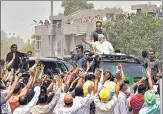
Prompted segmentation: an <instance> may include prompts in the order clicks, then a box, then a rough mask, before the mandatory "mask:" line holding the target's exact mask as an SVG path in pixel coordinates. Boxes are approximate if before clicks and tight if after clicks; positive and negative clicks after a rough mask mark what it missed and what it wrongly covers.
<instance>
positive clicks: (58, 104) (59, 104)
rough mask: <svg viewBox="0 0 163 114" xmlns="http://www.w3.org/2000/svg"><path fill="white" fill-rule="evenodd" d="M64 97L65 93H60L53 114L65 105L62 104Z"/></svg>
mask: <svg viewBox="0 0 163 114" xmlns="http://www.w3.org/2000/svg"><path fill="white" fill-rule="evenodd" d="M65 95H66V93H61V95H60V98H59V100H58V102H57V105H56V107H55V108H54V111H53V113H56V110H57V109H59V108H62V107H63V106H64V105H65V103H64V97H65Z"/></svg>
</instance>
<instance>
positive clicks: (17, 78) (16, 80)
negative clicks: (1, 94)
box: [5, 73, 22, 101]
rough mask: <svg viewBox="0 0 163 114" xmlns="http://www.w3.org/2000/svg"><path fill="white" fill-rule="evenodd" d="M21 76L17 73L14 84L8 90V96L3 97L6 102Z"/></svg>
mask: <svg viewBox="0 0 163 114" xmlns="http://www.w3.org/2000/svg"><path fill="white" fill-rule="evenodd" d="M21 76H22V73H19V74H18V76H17V77H15V78H16V79H15V81H14V83H13V84H12V86H11V89H10V91H9V93H8V95H7V96H6V97H5V100H6V101H7V100H8V99H9V98H10V97H11V95H12V94H13V92H14V89H15V87H16V85H17V84H18V82H19V79H20V78H21Z"/></svg>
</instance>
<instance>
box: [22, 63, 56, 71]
mask: <svg viewBox="0 0 163 114" xmlns="http://www.w3.org/2000/svg"><path fill="white" fill-rule="evenodd" d="M40 62H42V63H43V64H44V65H45V69H44V71H45V72H46V71H47V69H52V70H54V69H56V67H57V63H56V62H52V61H40ZM28 63H29V67H32V66H33V65H34V64H35V61H29V62H26V63H25V65H24V67H23V68H24V69H26V70H28V68H29V67H28Z"/></svg>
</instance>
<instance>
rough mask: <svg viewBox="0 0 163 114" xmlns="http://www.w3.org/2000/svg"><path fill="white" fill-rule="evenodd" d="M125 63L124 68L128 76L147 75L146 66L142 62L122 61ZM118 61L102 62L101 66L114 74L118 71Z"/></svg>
mask: <svg viewBox="0 0 163 114" xmlns="http://www.w3.org/2000/svg"><path fill="white" fill-rule="evenodd" d="M121 64H122V65H123V70H124V73H125V75H126V76H129V77H130V76H132V77H142V76H147V73H146V70H145V68H144V67H143V66H142V65H140V64H134V63H121ZM117 65H118V63H117V62H101V63H100V68H103V69H104V71H106V70H109V71H110V72H111V73H112V74H113V75H115V73H116V71H117Z"/></svg>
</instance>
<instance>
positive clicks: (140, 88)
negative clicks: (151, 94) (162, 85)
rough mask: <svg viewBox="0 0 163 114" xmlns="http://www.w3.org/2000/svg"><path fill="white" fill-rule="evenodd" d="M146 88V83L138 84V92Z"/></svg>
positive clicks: (142, 91)
mask: <svg viewBox="0 0 163 114" xmlns="http://www.w3.org/2000/svg"><path fill="white" fill-rule="evenodd" d="M147 88H148V87H147V85H146V84H141V85H139V87H138V93H144V92H145V91H146V89H147Z"/></svg>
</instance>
